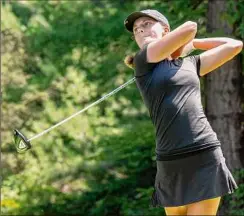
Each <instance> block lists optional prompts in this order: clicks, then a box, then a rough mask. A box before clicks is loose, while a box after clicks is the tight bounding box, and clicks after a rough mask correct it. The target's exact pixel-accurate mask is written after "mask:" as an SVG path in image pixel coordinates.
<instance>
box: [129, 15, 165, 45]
mask: <svg viewBox="0 0 244 216" xmlns="http://www.w3.org/2000/svg"><path fill="white" fill-rule="evenodd" d="M168 31H169V30H168V28H167V27H166V26H163V25H162V24H161V23H160V22H158V21H156V20H154V19H152V18H150V17H140V18H138V19H137V20H136V21H135V22H134V25H133V34H134V38H135V41H136V43H137V45H138V46H139V47H140V48H142V47H143V46H144V45H145V44H148V43H150V42H152V41H154V40H157V39H159V38H162V36H163V35H164V34H166V33H167V32H168Z"/></svg>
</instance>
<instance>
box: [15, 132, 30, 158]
mask: <svg viewBox="0 0 244 216" xmlns="http://www.w3.org/2000/svg"><path fill="white" fill-rule="evenodd" d="M14 144H15V147H16V149H17V152H19V153H23V152H26V151H27V150H28V149H30V148H31V144H30V141H28V139H27V138H26V137H25V136H24V135H23V134H22V133H21V132H20V131H18V130H17V129H15V130H14Z"/></svg>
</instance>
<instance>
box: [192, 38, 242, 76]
mask: <svg viewBox="0 0 244 216" xmlns="http://www.w3.org/2000/svg"><path fill="white" fill-rule="evenodd" d="M193 45H194V47H195V48H196V49H201V50H207V51H205V52H203V53H201V54H200V60H201V67H200V76H204V75H205V74H207V73H209V72H211V71H213V70H214V69H216V68H218V67H220V66H221V65H223V64H224V63H226V62H227V61H229V60H231V59H232V58H233V57H234V56H236V55H237V54H238V53H239V52H241V50H242V47H243V42H242V41H240V40H235V39H232V38H227V37H217V38H204V39H194V40H193Z"/></svg>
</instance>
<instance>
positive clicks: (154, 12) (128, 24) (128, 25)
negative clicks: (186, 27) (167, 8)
mask: <svg viewBox="0 0 244 216" xmlns="http://www.w3.org/2000/svg"><path fill="white" fill-rule="evenodd" d="M143 16H147V17H151V18H153V19H155V20H157V21H159V22H162V23H164V24H166V25H167V26H168V27H169V28H170V25H169V22H168V20H167V18H166V17H165V16H164V15H163V14H161V13H160V12H158V11H157V10H151V9H147V10H141V11H135V12H133V13H132V14H130V15H129V16H128V17H127V18H126V19H125V21H124V25H125V27H126V29H127V30H128V31H130V32H133V25H134V22H135V21H136V19H138V18H140V17H143Z"/></svg>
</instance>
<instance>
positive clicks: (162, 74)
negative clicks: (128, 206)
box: [124, 10, 243, 215]
mask: <svg viewBox="0 0 244 216" xmlns="http://www.w3.org/2000/svg"><path fill="white" fill-rule="evenodd" d="M124 24H125V27H126V29H127V30H128V31H130V32H132V33H133V37H134V38H135V41H136V43H137V45H138V46H139V48H140V50H139V51H138V52H137V53H136V55H135V56H134V57H127V58H126V59H125V62H126V64H127V65H128V66H130V67H132V68H134V69H135V77H136V85H137V87H138V89H139V91H140V94H141V96H142V99H143V101H144V103H145V105H146V107H147V109H148V111H149V114H150V117H151V120H152V123H153V125H154V126H155V132H156V161H157V174H156V178H155V190H154V193H153V195H152V205H153V206H154V207H155V206H162V207H164V208H165V211H166V214H167V215H195V214H199V215H215V214H216V213H217V210H218V206H219V203H220V199H221V196H223V195H225V194H228V193H229V194H230V193H233V191H234V190H235V189H236V188H237V185H236V182H235V180H234V178H233V176H232V174H231V173H230V171H229V169H228V168H227V166H226V164H225V157H224V156H223V153H222V150H221V143H220V141H219V140H218V138H217V136H216V133H215V132H214V131H213V129H212V128H211V126H210V124H209V122H208V120H207V118H206V116H205V114H204V111H203V107H202V103H201V94H200V82H199V77H201V76H204V75H205V74H207V73H209V72H210V71H212V70H214V69H216V68H217V67H219V66H221V65H223V64H224V63H225V62H227V61H229V60H230V59H232V58H233V57H234V56H235V55H237V54H238V53H239V52H240V51H241V50H242V47H243V43H242V42H241V41H238V40H234V39H231V38H226V37H223V38H222V37H221V38H206V39H194V37H195V35H196V32H197V24H196V23H195V22H192V21H188V22H185V23H184V24H183V25H181V26H179V27H178V28H176V29H175V30H173V31H170V26H169V23H168V20H167V19H166V18H165V16H163V15H162V14H161V13H159V12H158V11H156V10H143V11H138V12H134V13H132V14H130V15H129V16H128V17H127V18H126V19H125V22H124ZM193 48H196V49H202V50H207V51H205V52H203V53H202V54H200V55H195V56H187V57H185V58H182V57H179V56H180V55H181V56H182V55H185V53H187V52H189V51H190V50H191V49H193Z"/></svg>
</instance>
